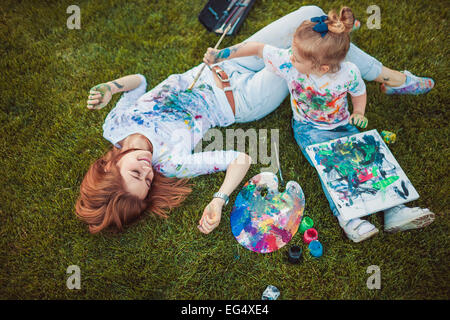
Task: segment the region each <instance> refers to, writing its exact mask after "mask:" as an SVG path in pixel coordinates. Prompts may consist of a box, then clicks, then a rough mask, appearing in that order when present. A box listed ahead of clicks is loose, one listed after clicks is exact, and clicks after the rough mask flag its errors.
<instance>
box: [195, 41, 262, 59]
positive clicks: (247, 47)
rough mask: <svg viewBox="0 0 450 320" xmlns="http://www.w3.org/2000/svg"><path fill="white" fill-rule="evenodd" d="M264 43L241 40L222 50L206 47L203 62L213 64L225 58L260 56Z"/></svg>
mask: <svg viewBox="0 0 450 320" xmlns="http://www.w3.org/2000/svg"><path fill="white" fill-rule="evenodd" d="M263 49H264V43H261V42H252V41H250V42H241V43H238V44H236V45H234V46H232V47H229V48H225V49H222V50H218V49H213V48H208V50H207V51H206V53H205V55H204V57H203V62H205V63H206V64H208V65H209V64H215V63H218V62H220V61H223V60H226V59H233V58H239V57H247V56H258V57H260V58H262V55H263Z"/></svg>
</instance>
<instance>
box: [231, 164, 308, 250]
mask: <svg viewBox="0 0 450 320" xmlns="http://www.w3.org/2000/svg"><path fill="white" fill-rule="evenodd" d="M304 208H305V196H304V194H303V190H302V188H301V187H300V185H299V184H298V183H297V182H295V181H289V182H288V183H287V184H286V190H285V191H284V192H279V191H278V178H277V176H276V175H274V174H273V173H271V172H263V173H260V174H257V175H256V176H254V177H253V178H251V179H250V180H249V181H248V182H247V183H246V184H245V185H244V187H243V188H242V190H241V192H239V194H238V196H237V197H236V201H235V203H234V206H233V209H232V211H231V219H230V221H231V231H232V233H233V235H234V237H235V238H236V240H237V241H238V242H239V243H240V244H241V245H242V246H244V247H245V248H247V249H249V250H252V251H255V252H260V253H269V252H273V251H275V250H278V249H280V248H281V247H283V246H285V245H286V244H287V243H288V242H289V241H290V240H291V239H292V237H293V236H294V235H295V233H296V232H297V230H298V227H299V224H300V221H301V219H302V216H303V210H304Z"/></svg>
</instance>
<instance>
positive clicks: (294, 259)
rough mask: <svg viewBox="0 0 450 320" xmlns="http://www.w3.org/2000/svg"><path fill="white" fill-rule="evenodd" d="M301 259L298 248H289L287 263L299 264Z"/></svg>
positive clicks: (300, 252) (300, 250) (300, 251)
mask: <svg viewBox="0 0 450 320" xmlns="http://www.w3.org/2000/svg"><path fill="white" fill-rule="evenodd" d="M301 259H302V248H300V247H299V246H295V245H294V246H291V247H290V248H289V251H288V261H289V262H290V263H300V261H301Z"/></svg>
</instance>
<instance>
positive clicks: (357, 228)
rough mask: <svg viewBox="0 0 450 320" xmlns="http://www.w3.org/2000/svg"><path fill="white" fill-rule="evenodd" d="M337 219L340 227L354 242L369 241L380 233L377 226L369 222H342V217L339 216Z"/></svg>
mask: <svg viewBox="0 0 450 320" xmlns="http://www.w3.org/2000/svg"><path fill="white" fill-rule="evenodd" d="M337 218H338V221H339V225H340V226H341V228H342V229H343V230H344V232H345V235H346V236H347V238H349V239H350V240H352V241H353V242H361V241H363V240H366V239H369V238H370V237H373V236H374V235H376V234H377V233H378V229H377V228H375V226H374V225H373V224H371V223H370V222H369V221H367V220H363V219H359V218H356V219H351V220H342V219H341V218H340V216H338V217H337Z"/></svg>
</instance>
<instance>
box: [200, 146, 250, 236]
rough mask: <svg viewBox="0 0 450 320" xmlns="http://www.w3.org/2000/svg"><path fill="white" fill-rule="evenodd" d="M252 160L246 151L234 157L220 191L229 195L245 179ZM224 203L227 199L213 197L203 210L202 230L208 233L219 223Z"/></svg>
mask: <svg viewBox="0 0 450 320" xmlns="http://www.w3.org/2000/svg"><path fill="white" fill-rule="evenodd" d="M251 161H252V159H251V158H250V156H248V155H247V154H245V153H241V154H240V155H239V156H238V157H237V158H236V159H234V160H233V161H232V162H231V163H230V165H229V166H228V168H227V173H226V174H225V179H224V181H223V183H222V186H221V187H220V189H219V192H222V193H225V194H226V195H228V196H229V195H230V194H231V193H232V192H233V191H234V189H236V188H237V186H238V185H239V184H240V183H241V181H242V179H244V177H245V174H246V173H247V171H248V168H250V164H251ZM224 204H225V200H223V199H220V198H213V199H212V200H211V202H210V203H209V204H208V205H207V206H206V208H205V210H204V211H203V215H202V218H201V219H200V221H199V225H198V229H199V230H200V232H203V233H206V234H208V233H210V232H211V231H213V230H214V229H215V228H216V227H217V226H218V225H219V223H220V218H221V216H222V207H223V205H224Z"/></svg>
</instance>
